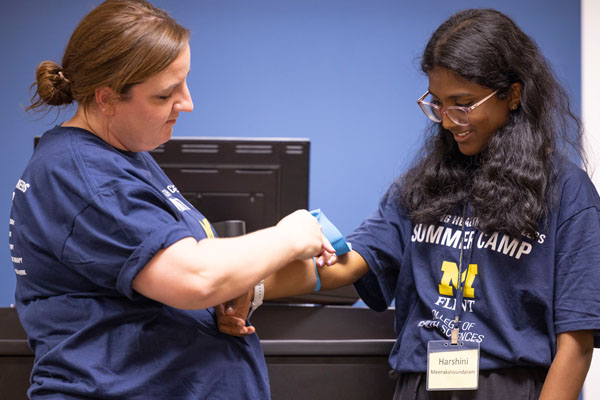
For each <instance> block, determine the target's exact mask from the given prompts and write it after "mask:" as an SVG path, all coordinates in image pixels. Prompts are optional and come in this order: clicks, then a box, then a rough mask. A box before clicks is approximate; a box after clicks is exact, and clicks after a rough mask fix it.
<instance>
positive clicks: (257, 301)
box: [248, 279, 265, 318]
mask: <svg viewBox="0 0 600 400" xmlns="http://www.w3.org/2000/svg"><path fill="white" fill-rule="evenodd" d="M264 298H265V281H264V279H263V280H262V281H260V282H258V283H257V284H256V286H254V297H253V298H252V300H251V301H250V312H249V313H248V318H250V316H251V315H252V313H253V312H254V310H256V309H257V308H258V307H260V306H261V304H262V303H263V299H264Z"/></svg>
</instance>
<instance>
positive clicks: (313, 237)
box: [133, 210, 333, 309]
mask: <svg viewBox="0 0 600 400" xmlns="http://www.w3.org/2000/svg"><path fill="white" fill-rule="evenodd" d="M324 250H329V251H331V252H333V248H331V245H330V244H329V242H327V240H326V239H325V238H324V237H323V235H322V233H321V229H320V226H319V224H318V222H317V220H316V219H315V218H314V217H313V216H312V215H310V213H308V211H305V210H303V211H297V212H295V213H293V214H291V215H289V216H287V217H285V218H284V219H282V220H281V221H280V222H279V223H278V224H277V225H276V226H274V227H271V228H267V229H262V230H260V231H256V232H253V233H250V234H247V235H244V236H238V237H234V238H219V239H204V240H201V241H197V240H195V239H194V238H191V237H188V238H185V239H182V240H180V241H178V242H176V243H174V244H173V245H171V246H169V247H168V248H166V249H164V250H161V251H159V252H158V253H157V254H156V255H155V256H154V257H153V258H152V259H151V260H150V262H148V264H147V265H146V266H145V267H144V268H143V269H142V270H141V271H140V273H139V274H138V275H137V277H136V278H135V279H134V281H133V288H134V289H135V290H136V291H137V292H139V293H141V294H142V295H144V296H146V297H149V298H151V299H154V300H157V301H160V302H161V303H164V304H167V305H170V306H172V307H177V308H182V309H202V308H207V307H211V306H214V305H217V304H220V303H223V302H225V301H227V300H228V299H232V298H235V297H237V296H239V295H240V294H242V293H244V292H246V291H248V290H249V289H250V288H251V287H253V286H254V285H255V284H256V283H257V282H258V281H260V280H261V279H263V278H264V277H265V276H268V275H271V274H273V273H274V272H275V271H277V270H278V269H279V268H281V267H282V266H284V265H286V264H289V263H291V262H292V261H294V260H296V259H307V258H310V257H313V256H317V255H319V254H321V253H322V252H323V251H324Z"/></svg>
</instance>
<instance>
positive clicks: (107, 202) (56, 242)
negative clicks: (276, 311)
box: [9, 127, 269, 399]
mask: <svg viewBox="0 0 600 400" xmlns="http://www.w3.org/2000/svg"><path fill="white" fill-rule="evenodd" d="M9 236H10V237H9V239H10V240H9V242H10V248H11V256H12V262H13V266H14V269H15V273H16V275H17V288H16V306H17V310H18V313H19V317H20V320H21V323H22V324H23V327H24V329H25V331H26V333H27V336H28V340H29V344H30V346H31V348H32V350H33V351H34V352H35V362H34V367H33V371H32V376H31V379H32V385H31V388H30V390H29V394H30V396H32V398H34V399H35V398H44V399H46V398H54V397H53V395H56V394H60V395H59V397H58V398H61V399H79V398H86V399H88V398H102V399H152V398H156V399H159V398H161V399H167V398H168V399H201V398H210V399H267V398H269V383H268V379H267V369H266V364H265V360H264V356H263V352H262V348H261V346H260V342H259V340H258V337H257V336H256V335H251V336H249V337H246V338H237V337H233V336H229V335H225V334H221V333H220V332H219V331H218V329H217V326H216V319H215V315H214V310H212V309H205V310H194V311H184V310H179V309H175V308H172V307H169V306H166V305H164V304H162V303H159V302H156V301H153V300H151V299H148V298H146V297H144V296H142V295H140V294H139V293H137V292H135V291H134V290H133V289H132V281H133V279H134V278H135V277H136V275H137V274H138V273H139V272H140V270H141V269H142V268H143V267H144V266H145V265H146V264H147V263H148V261H149V260H150V259H151V258H152V257H153V256H154V255H155V254H156V253H157V252H158V251H159V250H161V249H164V248H166V247H169V246H170V245H171V244H173V243H175V242H177V241H178V240H180V239H183V238H185V237H194V238H195V239H197V240H202V239H204V238H207V237H213V236H214V231H213V229H212V227H211V225H210V223H209V222H208V221H207V220H206V218H204V216H203V215H202V214H201V213H200V212H198V211H197V210H195V209H194V207H193V206H191V205H190V204H189V202H187V201H186V199H185V198H184V197H183V196H182V195H181V194H180V193H179V191H178V190H177V188H176V187H175V185H173V183H172V182H171V181H170V180H169V179H168V178H167V176H166V175H165V174H164V173H163V171H162V170H161V169H160V167H159V166H158V165H157V164H156V162H155V161H154V160H153V158H152V157H151V156H150V155H149V154H148V153H146V152H139V153H132V152H127V151H121V150H118V149H115V148H114V147H112V146H109V145H108V144H106V143H105V142H104V141H102V140H100V139H99V138H98V137H96V136H95V135H93V134H91V133H90V132H87V131H85V130H82V129H78V128H64V127H56V128H54V129H52V130H50V131H48V132H46V133H45V134H44V135H43V136H42V138H41V139H40V141H39V144H38V146H37V147H36V150H35V152H34V154H33V156H32V157H31V160H30V162H29V164H28V165H27V167H26V169H25V172H24V173H23V175H22V177H21V179H19V181H18V183H17V185H16V189H15V191H14V195H13V205H12V211H11V217H10V233H9Z"/></svg>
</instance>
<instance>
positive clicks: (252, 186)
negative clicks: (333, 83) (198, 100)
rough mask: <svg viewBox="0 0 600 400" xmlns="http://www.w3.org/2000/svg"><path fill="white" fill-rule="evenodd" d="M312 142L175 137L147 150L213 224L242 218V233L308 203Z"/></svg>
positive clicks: (257, 227)
mask: <svg viewBox="0 0 600 400" xmlns="http://www.w3.org/2000/svg"><path fill="white" fill-rule="evenodd" d="M309 153H310V141H309V140H308V139H298V138H238V137H226V138H215V137H173V138H171V140H169V141H168V142H167V143H165V144H163V145H161V146H159V147H158V148H156V149H155V150H152V151H151V152H150V154H151V155H152V156H153V157H154V159H155V160H156V162H157V163H158V165H159V166H160V167H161V168H162V169H163V170H164V171H165V173H166V174H167V176H168V177H169V178H170V179H171V181H173V183H174V184H175V186H177V188H178V189H179V191H180V192H181V194H182V195H183V196H184V197H185V198H186V199H187V200H188V201H189V202H190V203H192V205H194V207H196V208H197V209H198V210H200V212H202V214H204V216H206V218H208V220H209V221H211V222H212V223H215V222H221V221H226V220H242V221H244V222H245V224H246V232H253V231H255V230H258V229H261V228H266V227H268V226H272V225H275V224H276V223H277V222H278V221H279V220H280V219H281V218H283V217H284V216H286V215H287V214H289V213H291V212H293V211H295V210H297V209H301V208H303V209H307V208H308V178H309V176H308V173H309Z"/></svg>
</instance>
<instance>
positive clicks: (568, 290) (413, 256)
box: [348, 163, 600, 372]
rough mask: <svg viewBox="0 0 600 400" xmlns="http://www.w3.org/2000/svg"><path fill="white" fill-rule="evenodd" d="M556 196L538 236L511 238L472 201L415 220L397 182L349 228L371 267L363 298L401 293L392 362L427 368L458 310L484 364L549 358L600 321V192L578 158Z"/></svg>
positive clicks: (465, 335) (463, 333)
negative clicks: (475, 210) (426, 220)
mask: <svg viewBox="0 0 600 400" xmlns="http://www.w3.org/2000/svg"><path fill="white" fill-rule="evenodd" d="M556 197H557V204H556V206H555V207H554V208H553V209H552V211H551V214H550V215H549V217H548V223H547V224H546V226H543V227H541V228H540V232H539V235H538V238H536V239H534V238H528V237H524V236H523V237H520V238H512V237H510V236H508V235H505V234H502V233H498V232H494V233H492V234H489V235H486V234H484V233H482V232H481V231H479V230H477V228H476V223H475V222H476V221H474V220H473V219H472V218H469V212H468V207H466V210H467V212H466V214H465V218H464V221H463V216H462V211H461V210H459V211H458V212H457V215H449V216H446V217H444V218H442V220H440V221H439V222H438V223H436V224H432V225H423V224H417V225H413V224H412V223H411V221H410V219H409V218H408V216H407V215H406V213H405V211H404V210H403V208H402V206H401V205H400V202H399V199H398V188H397V187H396V186H392V188H391V189H390V190H389V191H388V193H387V194H386V195H385V196H384V198H383V199H382V200H381V203H380V207H379V210H378V211H377V212H376V213H374V215H373V216H371V217H370V218H368V219H367V220H366V221H364V222H363V223H362V225H361V226H360V227H359V228H358V229H357V230H356V231H355V232H353V233H352V234H351V235H348V241H350V242H352V246H353V249H354V250H356V251H357V252H358V253H359V254H361V255H362V256H363V257H364V259H365V260H366V261H367V263H368V264H369V267H370V271H369V272H368V273H367V274H365V275H364V276H363V277H362V278H361V279H360V280H359V281H358V282H357V283H356V284H355V287H356V289H357V291H358V293H359V294H360V296H361V297H362V299H363V300H364V301H365V303H366V304H367V305H368V306H369V307H371V308H373V309H375V310H379V311H382V310H385V309H386V308H387V307H388V305H389V304H391V302H392V301H395V331H396V334H397V340H396V344H395V346H394V347H393V349H392V352H391V354H390V365H391V366H392V368H394V369H396V370H398V371H400V372H425V370H426V363H427V357H426V354H427V343H428V342H429V341H431V340H442V339H448V338H449V337H450V332H451V328H452V327H453V320H454V318H455V313H456V310H462V314H461V315H460V321H461V322H460V327H459V328H460V335H459V340H465V341H470V342H477V343H479V344H480V347H481V363H480V368H481V369H484V370H485V369H496V368H505V367H511V366H541V367H549V366H550V364H551V362H552V359H553V357H554V355H555V352H556V335H557V334H558V333H561V332H568V331H577V330H586V329H592V330H600V290H599V288H600V199H599V198H598V193H597V192H596V190H595V188H594V186H593V184H592V182H591V181H590V179H589V177H588V176H587V175H586V173H585V172H584V171H582V170H581V169H580V168H578V167H577V166H575V165H574V164H571V163H568V164H566V165H563V166H562V171H561V174H560V177H559V183H558V191H557V196H556ZM461 248H462V252H461ZM461 253H462V256H461ZM461 258H462V259H461ZM459 266H460V269H461V270H462V271H463V272H462V274H461V275H462V276H461V282H462V286H463V287H464V292H463V293H464V296H463V301H462V302H459V304H458V306H457V304H456V303H457V299H456V296H457V286H458V285H457V282H458V279H459Z"/></svg>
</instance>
